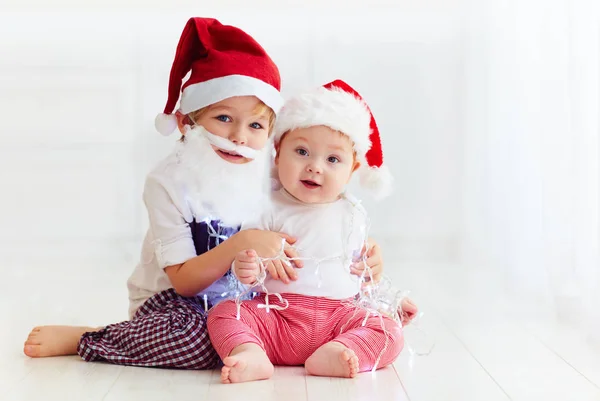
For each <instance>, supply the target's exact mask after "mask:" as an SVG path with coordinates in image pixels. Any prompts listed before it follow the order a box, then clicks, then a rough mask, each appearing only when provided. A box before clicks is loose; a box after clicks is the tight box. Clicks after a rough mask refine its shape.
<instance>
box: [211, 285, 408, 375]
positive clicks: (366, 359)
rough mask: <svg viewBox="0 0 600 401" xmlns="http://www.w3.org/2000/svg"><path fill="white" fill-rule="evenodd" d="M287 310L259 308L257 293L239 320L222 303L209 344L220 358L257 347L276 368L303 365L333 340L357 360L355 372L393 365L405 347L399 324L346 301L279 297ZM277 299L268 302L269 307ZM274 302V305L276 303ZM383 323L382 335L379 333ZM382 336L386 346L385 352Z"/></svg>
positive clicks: (261, 301) (228, 305)
mask: <svg viewBox="0 0 600 401" xmlns="http://www.w3.org/2000/svg"><path fill="white" fill-rule="evenodd" d="M282 296H283V297H284V298H285V299H287V300H288V302H289V307H288V308H287V309H285V310H281V311H280V310H273V309H272V310H271V311H270V312H269V313H267V312H266V311H265V309H260V308H258V305H259V304H264V301H265V295H264V294H259V295H258V296H257V297H256V298H254V299H252V300H250V301H244V302H243V303H242V305H241V310H240V320H237V318H236V317H237V308H236V304H235V301H225V302H221V303H220V304H218V305H217V306H215V307H214V308H213V309H211V310H210V311H209V314H208V333H209V335H210V340H211V342H212V344H213V346H214V348H215V349H216V351H217V352H218V354H219V356H220V357H221V358H225V357H227V356H228V355H229V354H230V353H231V351H232V350H233V349H234V348H235V347H237V346H239V345H241V344H245V343H255V344H258V345H259V346H261V347H262V348H263V349H264V350H265V352H266V353H267V356H268V357H269V359H270V360H271V362H272V363H273V364H275V365H303V364H304V362H305V361H306V360H307V359H308V357H309V356H311V355H312V354H313V352H315V351H316V350H317V348H319V347H320V346H321V345H323V344H325V343H327V342H330V341H336V342H339V343H342V344H344V345H345V346H346V347H348V348H349V349H351V350H353V351H354V352H355V353H356V355H357V356H358V362H359V370H360V371H361V372H364V371H368V370H371V369H372V368H373V366H374V365H375V362H376V361H377V358H378V357H379V356H380V355H381V359H380V360H379V362H378V364H377V368H382V367H384V366H387V365H389V364H390V363H392V362H393V361H394V360H395V359H396V357H397V356H398V354H400V351H401V350H402V347H403V346H404V338H403V336H402V329H401V328H400V325H398V324H397V323H396V322H394V321H393V320H392V319H389V318H386V317H384V318H383V320H382V318H381V317H380V316H370V317H369V318H367V320H366V323H365V325H364V326H363V321H364V319H365V316H366V313H367V312H366V311H365V310H362V309H357V308H355V307H352V306H350V305H347V303H345V302H344V301H340V300H333V299H327V298H321V297H311V296H306V295H299V294H282ZM276 300H277V298H276V297H274V296H271V297H269V301H270V303H271V304H272V303H273V302H275V301H276ZM277 302H278V300H277ZM382 321H383V325H384V327H385V331H384V330H383V328H382ZM386 336H387V337H388V340H387V347H386Z"/></svg>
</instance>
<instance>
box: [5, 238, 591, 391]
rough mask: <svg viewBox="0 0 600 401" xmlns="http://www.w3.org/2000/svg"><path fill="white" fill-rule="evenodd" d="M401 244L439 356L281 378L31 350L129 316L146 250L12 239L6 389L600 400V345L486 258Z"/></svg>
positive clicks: (287, 371)
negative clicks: (449, 255) (488, 265)
mask: <svg viewBox="0 0 600 401" xmlns="http://www.w3.org/2000/svg"><path fill="white" fill-rule="evenodd" d="M385 246H386V248H387V249H393V244H385ZM67 247H68V249H69V250H68V251H67ZM391 254H392V252H391V251H388V252H387V253H386V255H387V256H388V260H387V271H388V273H389V274H390V275H391V276H392V277H393V278H394V280H395V281H396V282H397V283H401V287H402V288H407V289H411V290H412V291H413V292H412V295H413V298H414V299H415V300H416V301H417V302H418V304H419V305H420V307H421V309H422V311H424V312H425V315H424V316H423V318H422V321H421V327H422V329H423V330H424V331H425V333H427V335H429V336H431V337H432V338H433V339H434V341H435V348H434V349H433V351H432V353H431V354H430V355H429V356H411V355H410V353H409V352H408V350H405V351H404V352H403V354H402V355H401V356H400V358H399V359H398V360H397V361H396V363H395V364H394V366H393V367H388V368H386V369H383V370H380V371H378V372H376V373H375V374H372V373H364V374H361V375H360V376H359V377H358V378H357V379H355V380H340V379H327V378H315V377H306V376H305V375H304V373H303V369H302V368H278V369H277V371H276V374H275V377H274V378H273V379H271V380H269V381H263V382H257V383H249V384H241V385H221V384H219V382H218V372H197V371H176V370H161V369H142V368H130V367H120V366H111V365H107V364H100V363H85V362H83V361H81V360H80V359H79V358H78V357H64V358H50V359H38V360H33V359H29V358H27V357H25V356H24V355H23V354H22V344H23V341H24V340H25V338H26V336H27V334H28V331H29V330H30V328H31V327H32V326H34V325H40V324H85V325H102V324H106V323H110V322H115V321H118V320H122V319H123V318H124V317H125V315H126V309H127V303H126V289H125V280H126V278H127V276H128V274H129V272H130V270H131V268H132V263H133V262H132V259H133V255H134V253H132V251H131V246H124V245H123V244H103V245H97V244H89V243H77V242H75V241H73V242H71V243H69V244H64V243H56V244H46V245H44V246H39V245H34V246H32V245H31V244H26V243H20V244H19V243H15V244H10V243H9V244H7V243H3V244H2V249H1V250H0V260H2V265H3V266H2V270H3V271H4V272H5V274H4V275H3V280H2V281H1V282H0V327H2V330H1V331H0V339H1V341H0V360H1V364H0V400H77V401H80V400H107V401H109V400H110V401H114V400H165V399H172V400H178V401H183V400H194V401H197V400H205V399H208V400H229V399H231V400H234V399H235V400H244V401H250V400H260V401H268V400H271V399H273V400H281V399H285V400H286V401H295V400H329V401H333V400H359V399H360V400H386V401H387V400H411V401H420V400H423V401H434V400H443V401H446V400H447V401H450V400H457V401H459V400H460V401H467V400H486V401H495V400H523V401H533V400H544V401H547V400H569V401H570V400H573V401H588V400H600V350H599V349H597V348H596V349H594V348H593V347H592V346H591V345H588V344H587V343H586V342H585V340H584V339H582V338H580V336H579V335H578V334H577V333H576V332H574V330H573V329H571V328H570V327H569V326H568V325H567V324H566V323H565V324H560V323H559V322H557V321H556V319H554V318H553V314H548V313H542V312H540V310H539V309H538V308H536V307H535V306H534V305H531V304H519V303H518V302H517V301H516V300H515V299H514V298H513V297H511V296H508V295H506V294H505V293H503V290H502V289H501V288H499V285H498V283H499V282H501V281H500V280H499V278H498V277H495V276H494V275H493V274H489V273H486V272H485V269H479V270H478V271H472V270H469V269H466V268H464V267H462V266H459V265H451V264H443V263H438V264H425V263H421V264H417V263H411V264H406V263H405V264H399V263H396V264H394V262H393V260H391V256H390V255H391ZM23 255H27V256H26V257H25V259H26V260H24V257H23ZM66 255H69V257H67V256H66ZM406 336H407V341H408V343H409V344H412V345H413V346H414V347H421V348H422V347H423V346H424V345H425V344H424V342H425V337H424V335H423V334H420V333H419V332H418V331H415V330H414V329H412V330H407V332H406Z"/></svg>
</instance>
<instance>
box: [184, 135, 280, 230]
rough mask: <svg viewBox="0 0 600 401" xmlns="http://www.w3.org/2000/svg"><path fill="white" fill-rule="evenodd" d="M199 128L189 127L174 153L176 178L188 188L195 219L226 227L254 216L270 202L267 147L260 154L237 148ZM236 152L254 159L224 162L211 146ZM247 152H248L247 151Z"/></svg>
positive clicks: (188, 196)
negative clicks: (221, 223)
mask: <svg viewBox="0 0 600 401" xmlns="http://www.w3.org/2000/svg"><path fill="white" fill-rule="evenodd" d="M215 137H216V135H213V134H211V133H209V132H208V131H207V130H206V129H205V128H204V127H202V126H195V127H193V128H188V130H187V132H186V134H185V141H184V142H183V143H180V144H179V147H178V149H177V150H176V152H177V153H176V156H177V160H178V169H177V174H176V179H178V180H179V181H180V182H181V183H182V185H183V186H184V187H185V188H186V189H187V201H188V202H189V205H190V207H191V208H192V211H193V213H194V215H195V216H196V218H197V219H202V218H205V217H210V218H211V219H213V220H214V219H219V220H221V221H222V222H223V223H224V224H226V225H228V226H237V225H239V224H241V223H242V222H243V221H245V220H248V219H250V218H255V217H257V214H261V213H262V212H263V211H264V210H265V209H266V208H268V203H269V200H270V185H269V184H270V180H269V162H270V157H269V156H270V155H269V152H268V150H267V149H270V147H271V146H270V145H269V144H268V143H267V145H266V146H265V147H264V148H263V149H262V150H260V151H256V150H253V149H249V148H246V149H244V148H243V147H240V148H237V149H236V146H235V144H233V143H231V142H230V141H228V140H226V139H224V138H221V137H216V138H218V142H216V141H215V140H214V138H215ZM211 141H212V142H215V146H217V147H218V148H221V149H224V150H227V151H233V150H235V151H237V152H238V153H239V154H242V155H243V154H245V155H246V157H254V160H251V161H249V162H248V163H244V164H235V163H230V162H228V161H226V160H223V159H222V158H221V157H220V156H219V155H218V154H217V153H216V152H215V151H214V149H213V148H212V147H211ZM249 150H250V151H249Z"/></svg>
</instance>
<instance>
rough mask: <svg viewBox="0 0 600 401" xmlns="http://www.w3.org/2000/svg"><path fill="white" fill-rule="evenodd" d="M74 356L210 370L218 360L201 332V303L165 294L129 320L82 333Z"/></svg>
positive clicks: (203, 327)
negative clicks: (76, 354)
mask: <svg viewBox="0 0 600 401" xmlns="http://www.w3.org/2000/svg"><path fill="white" fill-rule="evenodd" d="M77 353H78V354H79V355H80V356H81V357H82V358H83V359H84V360H85V361H88V362H91V361H104V362H109V363H114V364H117V365H131V366H145V367H164V368H181V369H212V368H214V367H216V366H217V365H218V364H219V362H220V360H219V356H218V355H217V353H216V351H215V350H214V348H213V346H212V344H211V343H210V339H209V336H208V331H207V329H206V312H205V311H204V301H203V300H202V299H201V298H200V297H192V298H185V297H182V296H180V295H178V294H177V293H176V292H175V290H173V289H169V290H166V291H163V292H161V293H158V294H156V295H154V296H153V297H151V298H150V299H148V300H147V301H146V302H145V303H144V304H143V305H142V306H141V307H140V308H139V309H138V311H137V312H136V314H135V316H134V317H133V319H132V320H130V321H126V322H121V323H117V324H111V325H108V326H106V327H105V328H104V329H102V330H100V331H95V332H89V333H85V334H84V335H83V336H82V337H81V339H80V340H79V345H78V348H77Z"/></svg>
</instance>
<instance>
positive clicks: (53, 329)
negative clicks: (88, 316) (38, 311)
mask: <svg viewBox="0 0 600 401" xmlns="http://www.w3.org/2000/svg"><path fill="white" fill-rule="evenodd" d="M97 330H98V328H93V327H78V326H41V327H35V328H34V329H33V330H31V333H29V337H27V341H25V346H24V348H23V352H24V353H25V355H27V356H30V357H32V358H42V357H46V356H59V355H77V345H78V344H79V339H80V338H81V336H82V335H83V333H86V332H88V331H97Z"/></svg>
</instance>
